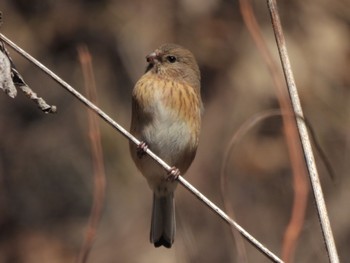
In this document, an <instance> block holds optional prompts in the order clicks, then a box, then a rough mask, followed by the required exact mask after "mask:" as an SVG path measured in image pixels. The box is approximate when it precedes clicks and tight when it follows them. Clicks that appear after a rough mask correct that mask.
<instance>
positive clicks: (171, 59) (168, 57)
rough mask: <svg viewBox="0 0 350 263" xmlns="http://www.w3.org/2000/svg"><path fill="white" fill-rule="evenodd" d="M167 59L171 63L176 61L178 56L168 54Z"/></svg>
mask: <svg viewBox="0 0 350 263" xmlns="http://www.w3.org/2000/svg"><path fill="white" fill-rule="evenodd" d="M166 59H167V60H168V61H169V62H170V63H175V62H176V57H174V56H167V57H166Z"/></svg>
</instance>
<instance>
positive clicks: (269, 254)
mask: <svg viewBox="0 0 350 263" xmlns="http://www.w3.org/2000/svg"><path fill="white" fill-rule="evenodd" d="M0 38H1V39H2V40H3V41H4V42H6V43H7V44H8V45H10V46H11V47H12V48H13V49H14V50H16V51H17V52H18V53H19V54H21V55H22V56H23V57H25V58H26V59H27V60H29V61H30V62H31V63H33V64H34V65H36V66H37V67H38V68H40V69H41V70H42V71H44V72H45V73H46V74H47V75H48V76H50V77H51V78H52V79H53V80H55V81H56V82H58V83H59V84H60V85H61V86H62V87H63V88H65V89H66V90H67V91H68V92H70V93H71V94H72V95H74V96H75V97H76V98H77V99H78V100H80V101H81V102H82V103H84V104H85V105H86V106H88V107H89V108H90V109H91V110H93V111H94V112H95V113H97V114H98V115H99V116H100V117H101V118H102V119H104V120H105V121H106V122H107V123H108V124H109V125H111V126H112V127H114V128H115V129H117V130H118V131H119V132H120V133H121V134H122V135H123V136H124V137H126V138H127V139H129V140H130V141H132V142H133V143H135V144H137V145H139V144H140V141H139V140H138V139H136V138H135V137H134V136H132V135H131V134H130V133H129V132H128V131H127V130H126V129H124V128H123V127H122V126H121V125H119V124H118V123H117V122H115V121H114V120H113V119H112V118H111V117H109V116H108V115H107V114H106V113H104V112H103V111H102V110H101V109H100V108H98V107H97V106H96V105H95V104H93V103H92V102H90V101H89V100H88V99H86V98H85V97H84V96H83V95H82V94H80V93H79V92H78V91H76V90H75V89H74V88H73V87H72V86H70V85H69V84H68V83H66V82H65V81H63V80H62V79H61V78H60V77H58V76H57V75H56V74H55V73H53V72H52V71H51V70H49V69H48V68H47V67H45V66H44V65H43V64H41V63H40V62H39V61H37V60H36V59H35V58H33V57H32V56H31V55H29V54H28V53H27V52H25V51H24V50H23V49H21V48H20V47H18V46H17V45H16V44H15V43H13V42H12V41H11V40H9V39H8V38H7V37H5V36H4V35H3V34H1V33H0ZM145 152H146V153H147V154H148V155H149V156H150V157H151V158H153V159H154V160H155V161H156V162H157V163H158V164H159V165H161V166H162V167H163V168H164V169H165V170H166V171H169V172H170V171H171V169H172V167H171V166H170V165H168V164H167V163H166V162H164V161H163V160H162V159H161V158H159V157H158V156H157V155H156V154H155V153H153V152H152V151H151V150H150V149H147V150H146V151H145ZM178 181H179V183H180V184H182V185H183V186H184V187H185V188H186V189H187V190H189V191H190V192H191V193H192V194H193V195H195V196H196V197H197V198H198V199H199V200H200V201H202V202H203V203H205V204H206V205H207V206H208V207H210V208H211V209H212V210H213V211H214V212H216V214H217V215H219V216H220V217H221V218H222V219H223V220H224V221H225V222H226V223H228V224H229V225H231V226H234V227H235V228H236V229H237V230H238V231H239V232H240V234H241V235H242V236H243V237H244V238H246V240H247V241H248V242H250V243H251V244H252V245H254V246H255V247H256V248H257V249H258V250H259V251H260V252H261V253H263V254H264V255H266V256H267V257H268V258H269V259H270V260H272V261H273V262H283V261H282V260H281V259H280V258H278V257H277V256H276V255H275V254H274V253H272V252H271V251H270V250H268V249H267V248H266V247H265V246H264V245H263V244H261V243H260V242H259V241H258V240H256V239H255V238H254V237H253V236H252V235H250V234H249V233H248V232H247V231H246V230H244V229H243V228H242V227H241V226H240V225H239V224H237V223H236V222H235V221H233V220H232V219H231V218H230V217H229V216H228V215H227V214H225V213H224V212H223V211H222V210H221V209H220V208H219V207H218V206H216V205H215V204H214V203H212V202H211V201H210V200H209V199H208V198H207V197H205V196H204V195H203V194H202V193H200V192H199V191H198V190H197V189H196V188H195V187H193V186H192V185H191V184H190V183H189V182H187V181H186V180H185V179H184V178H183V177H182V176H179V177H178Z"/></svg>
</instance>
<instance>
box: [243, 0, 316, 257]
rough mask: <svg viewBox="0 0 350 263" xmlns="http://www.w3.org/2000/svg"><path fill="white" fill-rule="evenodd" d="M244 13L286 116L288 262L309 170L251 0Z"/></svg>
mask: <svg viewBox="0 0 350 263" xmlns="http://www.w3.org/2000/svg"><path fill="white" fill-rule="evenodd" d="M240 7H241V13H242V16H243V20H244V22H245V24H246V26H247V28H248V30H249V32H250V34H251V36H252V38H253V40H254V43H255V45H256V47H257V49H258V50H259V53H260V54H261V56H262V58H263V60H264V62H265V64H266V66H267V68H268V70H269V72H270V75H271V78H272V81H273V84H274V87H275V89H276V95H277V99H278V103H279V106H280V108H281V111H282V113H285V114H283V115H282V118H283V126H284V132H285V136H286V142H287V146H288V152H289V158H290V162H291V168H292V172H293V189H294V200H293V208H292V214H291V218H290V221H289V224H288V226H287V229H286V231H285V234H284V240H283V247H282V259H283V260H284V261H286V262H290V261H292V258H293V255H294V251H295V247H296V244H297V240H298V238H299V236H300V232H301V229H302V226H303V223H304V218H305V211H306V206H307V197H308V192H309V190H308V184H307V179H306V178H307V176H306V174H307V172H306V169H305V161H304V157H303V153H302V148H301V144H300V138H299V134H298V131H297V129H296V122H295V118H294V117H293V110H292V107H291V104H290V101H289V99H288V94H287V93H286V90H285V85H284V82H283V78H282V75H281V74H280V70H279V67H278V64H277V63H276V61H275V60H274V59H273V56H272V54H271V52H270V51H269V49H268V47H267V44H266V42H265V41H264V38H263V37H262V34H261V30H260V27H259V25H258V23H257V21H256V18H255V15H254V12H253V9H252V6H251V3H250V1H249V0H240Z"/></svg>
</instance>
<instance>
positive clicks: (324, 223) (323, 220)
mask: <svg viewBox="0 0 350 263" xmlns="http://www.w3.org/2000/svg"><path fill="white" fill-rule="evenodd" d="M267 3H268V9H269V12H270V16H271V21H272V27H273V31H274V34H275V38H276V42H277V47H278V52H279V54H280V59H281V63H282V67H283V72H284V76H285V79H286V82H287V87H288V92H289V95H290V99H291V102H292V106H293V110H294V112H295V115H297V116H303V111H302V108H301V104H300V99H299V95H298V91H297V88H296V84H295V81H294V76H293V72H292V69H291V65H290V61H289V56H288V52H287V47H286V42H285V39H284V35H283V30H282V25H281V21H280V18H279V14H278V10H277V3H276V0H268V1H267ZM296 122H297V127H298V131H299V135H300V139H301V144H302V148H303V152H304V156H305V160H306V165H307V169H308V171H309V177H310V181H311V186H312V190H313V194H314V197H315V202H316V207H317V211H318V216H319V219H320V224H321V229H322V232H323V237H324V241H325V243H326V248H327V252H328V257H329V260H330V262H331V263H338V262H339V257H338V252H337V248H336V245H335V242H334V237H333V233H332V229H331V225H330V221H329V217H328V213H327V208H326V204H325V200H324V197H323V192H322V187H321V183H320V179H319V175H318V172H317V167H316V163H315V158H314V154H313V152H312V147H311V143H310V139H309V134H308V132H307V128H306V125H305V123H304V122H303V121H301V120H299V119H297V120H296Z"/></svg>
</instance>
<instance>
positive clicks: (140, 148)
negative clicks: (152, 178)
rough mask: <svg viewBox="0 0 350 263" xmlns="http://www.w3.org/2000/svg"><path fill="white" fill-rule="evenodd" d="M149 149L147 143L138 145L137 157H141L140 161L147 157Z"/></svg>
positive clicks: (142, 142)
mask: <svg viewBox="0 0 350 263" xmlns="http://www.w3.org/2000/svg"><path fill="white" fill-rule="evenodd" d="M147 149H148V145H147V143H145V142H144V141H141V142H140V143H139V144H138V145H137V149H136V155H137V157H139V158H140V159H141V158H142V157H143V156H145V155H146V151H147Z"/></svg>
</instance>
